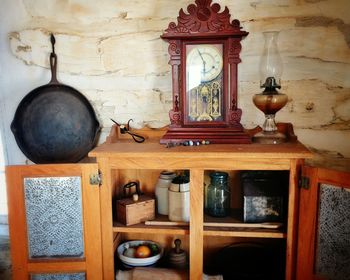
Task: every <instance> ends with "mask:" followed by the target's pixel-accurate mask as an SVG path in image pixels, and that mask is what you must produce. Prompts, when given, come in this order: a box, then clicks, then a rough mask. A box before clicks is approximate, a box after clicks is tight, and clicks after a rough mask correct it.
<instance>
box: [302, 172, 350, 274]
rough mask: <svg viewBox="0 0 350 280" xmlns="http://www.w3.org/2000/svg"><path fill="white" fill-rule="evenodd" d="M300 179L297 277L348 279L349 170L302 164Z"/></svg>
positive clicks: (349, 259)
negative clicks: (303, 165)
mask: <svg viewBox="0 0 350 280" xmlns="http://www.w3.org/2000/svg"><path fill="white" fill-rule="evenodd" d="M302 178H304V182H305V181H306V184H304V187H302V188H301V190H300V192H301V193H300V211H299V228H298V231H299V232H298V251H297V279H299V280H309V279H327V280H334V279H336V280H342V279H344V280H345V279H349V275H350V231H349V230H350V173H346V172H340V171H333V170H329V169H322V168H312V167H306V166H305V167H304V169H303V177H302ZM305 178H308V179H309V182H307V179H306V180H305Z"/></svg>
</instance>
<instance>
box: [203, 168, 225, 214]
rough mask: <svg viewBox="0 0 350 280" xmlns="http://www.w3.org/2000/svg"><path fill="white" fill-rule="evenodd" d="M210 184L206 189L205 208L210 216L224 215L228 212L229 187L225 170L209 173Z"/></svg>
mask: <svg viewBox="0 0 350 280" xmlns="http://www.w3.org/2000/svg"><path fill="white" fill-rule="evenodd" d="M209 176H210V185H209V186H208V190H207V198H206V199H207V209H206V212H207V214H209V215H210V216H214V217H225V216H228V215H229V214H230V199H231V197H230V188H229V186H228V184H227V180H228V174H227V173H226V172H218V171H215V172H212V173H210V175H209Z"/></svg>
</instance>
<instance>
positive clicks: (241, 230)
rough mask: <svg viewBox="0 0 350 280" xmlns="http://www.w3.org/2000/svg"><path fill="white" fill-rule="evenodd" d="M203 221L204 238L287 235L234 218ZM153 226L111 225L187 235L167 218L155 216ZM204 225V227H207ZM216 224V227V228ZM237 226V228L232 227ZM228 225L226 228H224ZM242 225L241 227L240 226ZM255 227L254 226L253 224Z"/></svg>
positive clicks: (180, 225)
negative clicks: (204, 222)
mask: <svg viewBox="0 0 350 280" xmlns="http://www.w3.org/2000/svg"><path fill="white" fill-rule="evenodd" d="M204 220H205V221H206V223H207V224H210V226H204V231H203V234H204V236H226V237H255V238H286V237H287V234H286V233H285V232H283V228H280V227H278V228H276V229H269V228H260V227H256V228H254V227H252V226H254V224H244V223H242V222H241V221H239V220H238V219H236V218H233V217H226V218H213V217H209V216H207V215H205V218H204ZM151 223H155V225H146V224H145V223H139V224H136V225H132V226H125V225H123V224H121V223H119V222H114V223H113V232H119V233H144V234H146V233H150V234H172V235H189V233H190V230H189V225H188V224H183V223H181V222H180V223H178V224H177V223H176V222H175V223H173V222H171V221H169V219H168V218H167V216H164V215H157V217H156V219H155V220H153V221H151ZM207 224H205V225H207ZM216 224H218V226H216ZM232 224H233V225H235V224H237V226H232ZM225 225H228V226H225ZM241 225H242V226H241ZM255 225H256V224H255Z"/></svg>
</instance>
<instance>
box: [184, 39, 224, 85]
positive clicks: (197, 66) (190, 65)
mask: <svg viewBox="0 0 350 280" xmlns="http://www.w3.org/2000/svg"><path fill="white" fill-rule="evenodd" d="M191 47H192V48H191V50H189V52H188V54H187V59H186V67H187V72H188V74H189V78H190V79H191V78H192V77H193V78H197V79H198V77H200V81H201V82H208V81H211V80H213V79H215V78H216V77H217V76H218V75H219V74H220V73H221V70H222V45H209V44H203V45H192V46H191ZM220 47H221V48H220Z"/></svg>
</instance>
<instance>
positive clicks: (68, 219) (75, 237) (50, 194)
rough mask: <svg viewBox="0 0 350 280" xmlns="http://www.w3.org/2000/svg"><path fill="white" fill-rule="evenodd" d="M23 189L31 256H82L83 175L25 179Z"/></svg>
mask: <svg viewBox="0 0 350 280" xmlns="http://www.w3.org/2000/svg"><path fill="white" fill-rule="evenodd" d="M24 192H25V208H26V220H27V231H28V251H29V257H30V258H50V257H61V258H62V257H82V256H83V255H84V237H83V222H82V221H83V220H82V215H83V214H82V190H81V178H80V177H43V178H25V179H24ZM45 279H46V278H45ZM48 279H49V278H48ZM50 279H51V278H50ZM55 279H56V278H55ZM57 279H66V278H57ZM67 279H68V278H67ZM69 279H71V278H69ZM72 279H73V278H72ZM74 279H75V278H74ZM79 279H80V278H79Z"/></svg>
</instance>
